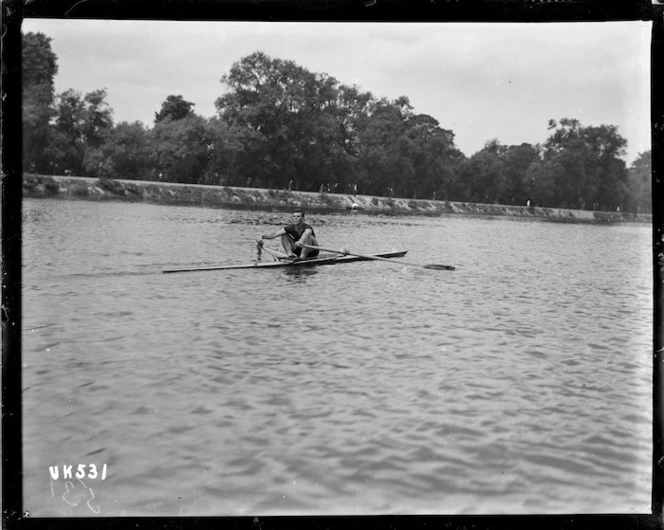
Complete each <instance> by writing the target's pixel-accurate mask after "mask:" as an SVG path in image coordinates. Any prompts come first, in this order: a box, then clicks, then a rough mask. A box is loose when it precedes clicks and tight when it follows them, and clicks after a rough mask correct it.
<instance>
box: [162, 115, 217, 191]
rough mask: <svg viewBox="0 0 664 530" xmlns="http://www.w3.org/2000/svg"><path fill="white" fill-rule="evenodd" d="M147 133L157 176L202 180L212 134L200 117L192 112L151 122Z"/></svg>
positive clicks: (210, 153)
mask: <svg viewBox="0 0 664 530" xmlns="http://www.w3.org/2000/svg"><path fill="white" fill-rule="evenodd" d="M150 136H151V140H152V150H153V151H154V155H155V158H156V161H155V163H156V170H155V171H156V174H157V175H158V176H160V177H159V178H160V180H164V181H167V182H182V183H185V184H199V183H205V175H206V173H207V169H208V164H209V162H210V159H211V158H212V157H213V153H214V135H213V134H212V132H211V131H210V127H209V125H208V124H207V122H206V120H205V119H204V118H202V117H201V116H198V115H196V114H192V115H190V116H187V117H186V118H183V119H181V120H175V121H174V120H164V121H161V122H159V123H157V124H155V126H154V127H153V128H152V130H151V135H150Z"/></svg>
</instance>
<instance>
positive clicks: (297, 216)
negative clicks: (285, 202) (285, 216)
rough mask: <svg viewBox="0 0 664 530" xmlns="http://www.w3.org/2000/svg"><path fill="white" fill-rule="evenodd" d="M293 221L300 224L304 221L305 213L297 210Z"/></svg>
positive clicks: (294, 212)
mask: <svg viewBox="0 0 664 530" xmlns="http://www.w3.org/2000/svg"><path fill="white" fill-rule="evenodd" d="M293 220H294V221H295V222H296V223H299V222H300V221H304V211H302V210H300V209H297V210H293Z"/></svg>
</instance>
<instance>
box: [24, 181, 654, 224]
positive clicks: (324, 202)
mask: <svg viewBox="0 0 664 530" xmlns="http://www.w3.org/2000/svg"><path fill="white" fill-rule="evenodd" d="M23 195H24V197H53V198H57V197H61V198H69V199H71V198H77V199H84V200H96V201H104V200H115V201H132V202H146V203H153V204H164V205H169V204H172V205H189V206H200V207H205V208H229V207H230V208H238V209H241V208H244V209H264V210H290V209H292V208H295V207H302V208H304V209H306V210H307V211H308V212H320V213H332V212H348V211H357V212H362V213H367V214H383V215H427V216H445V215H466V216H476V217H479V216H490V217H491V216H508V217H516V218H524V219H542V220H548V221H558V222H577V223H579V222H580V223H584V222H585V223H627V222H637V223H651V222H652V219H651V216H650V215H648V214H633V213H621V212H600V211H596V212H593V211H588V210H568V209H563V208H540V207H527V206H509V205H500V204H477V203H465V202H451V201H436V200H425V199H402V198H388V197H374V196H370V195H359V194H357V195H352V194H343V193H334V194H333V193H314V192H304V191H287V190H270V189H257V188H236V187H228V186H204V185H187V184H175V183H167V182H152V181H138V180H116V179H96V178H87V177H68V176H65V177H61V176H43V175H34V174H25V175H24V176H23Z"/></svg>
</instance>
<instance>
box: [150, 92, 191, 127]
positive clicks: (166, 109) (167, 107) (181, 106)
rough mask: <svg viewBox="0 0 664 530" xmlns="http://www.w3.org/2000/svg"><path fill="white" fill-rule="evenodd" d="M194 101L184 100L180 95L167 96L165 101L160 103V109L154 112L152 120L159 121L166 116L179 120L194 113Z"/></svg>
mask: <svg viewBox="0 0 664 530" xmlns="http://www.w3.org/2000/svg"><path fill="white" fill-rule="evenodd" d="M194 106H195V103H192V102H191V101H186V100H185V99H184V98H183V97H182V96H179V95H178V96H173V95H171V96H167V97H166V101H164V102H163V103H162V104H161V110H160V111H159V112H155V115H154V122H155V123H159V122H161V121H164V120H165V119H167V118H170V119H171V120H181V119H183V118H186V117H187V116H190V115H192V114H193V113H194V111H193V108H194Z"/></svg>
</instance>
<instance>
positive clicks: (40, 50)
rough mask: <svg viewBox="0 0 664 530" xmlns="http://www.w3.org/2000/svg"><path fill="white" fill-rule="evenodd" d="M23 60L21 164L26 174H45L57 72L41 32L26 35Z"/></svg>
mask: <svg viewBox="0 0 664 530" xmlns="http://www.w3.org/2000/svg"><path fill="white" fill-rule="evenodd" d="M22 60H23V165H24V168H25V170H26V171H36V172H41V173H48V172H50V171H49V170H50V168H49V164H48V159H47V157H46V156H45V153H46V148H47V145H48V143H49V142H50V132H51V131H50V127H49V121H50V119H51V118H52V116H53V114H54V109H53V103H54V99H55V89H54V79H55V75H56V74H57V72H58V64H57V56H56V55H55V53H53V50H52V49H51V39H50V38H49V37H47V36H46V35H44V34H43V33H32V32H28V33H25V34H24V35H23V39H22Z"/></svg>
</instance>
